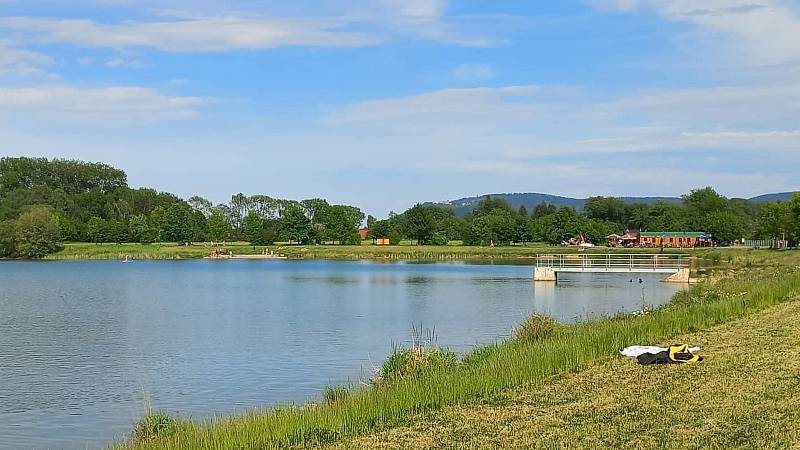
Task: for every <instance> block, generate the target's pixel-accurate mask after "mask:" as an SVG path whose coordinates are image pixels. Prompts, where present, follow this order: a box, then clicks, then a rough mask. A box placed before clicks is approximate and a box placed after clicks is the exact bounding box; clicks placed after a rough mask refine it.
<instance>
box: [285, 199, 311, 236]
mask: <svg viewBox="0 0 800 450" xmlns="http://www.w3.org/2000/svg"><path fill="white" fill-rule="evenodd" d="M281 222H282V228H283V230H284V232H285V233H286V235H287V236H288V238H289V241H290V242H292V241H294V242H296V243H298V244H305V243H308V241H309V238H310V236H311V220H310V219H309V218H308V217H307V216H306V213H305V211H303V208H302V207H301V206H299V205H298V206H290V207H288V208H287V209H286V210H285V211H284V213H283V217H282V218H281Z"/></svg>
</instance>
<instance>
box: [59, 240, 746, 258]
mask: <svg viewBox="0 0 800 450" xmlns="http://www.w3.org/2000/svg"><path fill="white" fill-rule="evenodd" d="M458 244H459V243H458V242H453V245H446V246H433V245H424V246H418V245H412V243H411V242H403V243H401V245H394V246H385V247H383V246H375V245H369V241H367V242H365V243H364V244H363V245H288V244H287V243H277V244H275V245H271V246H252V245H250V244H248V243H247V242H231V243H227V244H226V245H225V246H224V247H222V248H224V249H226V250H230V251H232V252H233V253H234V254H236V255H247V254H260V253H262V252H263V251H264V250H265V249H268V250H272V251H275V252H279V253H282V254H284V255H286V256H288V257H289V258H297V259H343V260H359V259H376V260H389V261H392V260H397V261H402V260H430V261H448V260H453V261H459V260H514V259H516V260H529V259H531V258H534V257H535V256H536V255H537V254H541V253H575V252H577V251H578V249H577V248H575V247H563V246H551V245H547V244H528V245H524V246H523V245H515V246H505V247H472V246H464V245H458ZM664 251H665V252H668V253H696V254H708V253H709V252H710V251H711V250H709V249H697V250H694V251H692V250H681V249H665V250H664ZM719 251H720V252H731V254H739V253H741V252H743V251H746V250H744V249H722V250H719ZM588 252H589V253H631V252H633V253H658V252H659V249H620V248H607V247H595V248H592V249H590V250H589V251H588ZM210 253H211V244H210V243H207V242H198V243H194V244H190V245H178V244H175V243H156V244H91V243H68V244H65V245H64V248H63V249H62V250H61V251H59V252H57V253H54V254H51V255H48V256H47V257H46V259H55V260H64V259H69V260H80V259H124V258H125V256H126V255H127V256H128V257H129V258H130V259H191V258H203V257H206V256H208V255H209V254H210Z"/></svg>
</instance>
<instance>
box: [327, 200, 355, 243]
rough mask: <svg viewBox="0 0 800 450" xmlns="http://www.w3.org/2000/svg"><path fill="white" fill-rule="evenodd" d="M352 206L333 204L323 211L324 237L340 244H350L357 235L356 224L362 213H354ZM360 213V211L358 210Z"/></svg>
mask: <svg viewBox="0 0 800 450" xmlns="http://www.w3.org/2000/svg"><path fill="white" fill-rule="evenodd" d="M351 208H352V207H347V206H344V205H333V206H331V207H329V208H328V209H327V211H326V212H325V221H324V224H325V239H327V240H330V241H334V242H338V243H340V244H345V243H348V244H352V243H354V242H355V240H356V238H357V236H358V226H359V225H360V223H361V220H363V214H360V217H359V214H356V213H354V212H353V211H352V209H351ZM359 213H360V211H359Z"/></svg>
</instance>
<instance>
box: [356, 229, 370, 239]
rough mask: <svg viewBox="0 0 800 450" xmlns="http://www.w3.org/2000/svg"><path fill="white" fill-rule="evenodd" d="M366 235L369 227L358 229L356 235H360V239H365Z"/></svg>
mask: <svg viewBox="0 0 800 450" xmlns="http://www.w3.org/2000/svg"><path fill="white" fill-rule="evenodd" d="M367 236H369V228H361V229H359V230H358V237H360V238H361V240H362V241H364V240H366V239H367Z"/></svg>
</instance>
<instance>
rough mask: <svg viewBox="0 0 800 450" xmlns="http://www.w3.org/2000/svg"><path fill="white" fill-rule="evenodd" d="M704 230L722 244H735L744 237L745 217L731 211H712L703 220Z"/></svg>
mask: <svg viewBox="0 0 800 450" xmlns="http://www.w3.org/2000/svg"><path fill="white" fill-rule="evenodd" d="M703 224H704V227H703V228H704V230H703V231H707V232H709V233H711V234H712V235H713V236H714V237H715V238H717V239H719V240H720V241H722V242H733V241H736V240H738V239H741V238H742V237H743V236H744V232H745V225H744V219H743V217H742V216H741V215H740V214H738V213H736V212H735V211H733V210H731V209H723V210H720V211H712V212H710V213H708V214H706V215H705V217H704V219H703Z"/></svg>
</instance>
